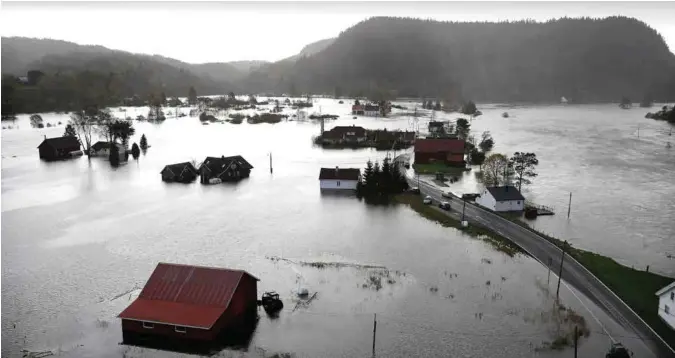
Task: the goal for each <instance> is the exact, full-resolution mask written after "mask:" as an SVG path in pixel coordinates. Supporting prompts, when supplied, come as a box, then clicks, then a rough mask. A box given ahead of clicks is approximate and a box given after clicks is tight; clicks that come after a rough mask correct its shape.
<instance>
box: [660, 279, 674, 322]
mask: <svg viewBox="0 0 675 358" xmlns="http://www.w3.org/2000/svg"><path fill="white" fill-rule="evenodd" d="M656 295H657V296H659V317H661V319H662V320H663V321H664V322H666V324H667V325H669V326H670V328H672V329H675V281H673V283H671V284H670V285H668V286H666V287H664V288H662V289H660V290H658V291H657V292H656Z"/></svg>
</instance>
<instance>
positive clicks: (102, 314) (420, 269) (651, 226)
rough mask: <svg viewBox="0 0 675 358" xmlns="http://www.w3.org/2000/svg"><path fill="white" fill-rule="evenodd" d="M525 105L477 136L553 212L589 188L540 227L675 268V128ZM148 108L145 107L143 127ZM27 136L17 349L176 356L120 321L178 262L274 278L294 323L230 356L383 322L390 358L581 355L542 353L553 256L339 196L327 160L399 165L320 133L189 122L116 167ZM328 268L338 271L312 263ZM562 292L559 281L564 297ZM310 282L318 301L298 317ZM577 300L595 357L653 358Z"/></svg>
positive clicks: (325, 105)
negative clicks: (517, 163)
mask: <svg viewBox="0 0 675 358" xmlns="http://www.w3.org/2000/svg"><path fill="white" fill-rule="evenodd" d="M318 105H320V106H321V109H322V112H323V113H336V114H341V115H342V114H346V113H347V111H348V110H349V105H348V104H344V105H338V104H337V103H336V102H335V101H332V100H327V99H322V100H320V101H319V103H318ZM481 109H482V108H481ZM508 110H509V112H510V113H511V116H512V117H511V118H509V119H508V120H507V119H503V118H501V117H500V114H501V112H502V111H504V109H503V108H500V107H497V106H490V107H487V108H485V109H484V110H483V112H484V113H485V115H484V116H483V117H480V119H478V120H476V121H474V122H473V125H474V127H475V128H476V129H477V130H478V129H480V130H482V129H483V128H489V129H490V130H491V131H492V133H493V135H494V137H495V139H496V141H497V147H496V148H495V149H496V150H498V151H505V152H511V151H513V150H515V149H522V150H529V151H535V152H537V154H538V156H539V157H540V161H541V163H542V164H541V166H540V169H539V172H540V174H541V175H540V176H539V177H538V178H536V181H535V183H534V185H532V186H531V187H530V188H528V194H529V195H531V196H532V197H534V198H536V200H537V201H539V202H541V203H542V204H548V205H556V206H559V205H562V204H560V203H566V199H567V195H568V194H566V191H569V190H572V191H573V192H574V193H575V194H574V195H575V197H574V200H575V202H574V203H573V205H576V206H574V207H573V215H572V220H570V221H567V220H566V219H565V218H564V217H563V215H558V216H554V217H553V218H547V219H544V220H542V219H541V218H540V219H537V220H538V221H537V224H536V226H537V227H538V228H540V229H542V230H544V231H548V232H552V233H554V234H559V235H560V236H564V237H565V238H569V239H570V240H572V241H573V243H574V244H575V245H577V246H581V247H587V248H590V249H593V250H597V251H599V252H602V253H605V254H608V255H611V256H613V257H617V258H619V259H622V260H624V261H625V262H628V263H630V264H636V265H637V264H640V265H642V264H651V265H653V266H652V267H656V268H658V269H659V270H660V271H662V272H666V273H669V274H673V273H675V269H674V267H673V266H675V265H673V261H672V260H670V259H668V258H667V257H666V256H665V254H666V253H673V252H674V251H675V249H674V247H673V241H672V237H673V234H674V231H673V230H674V229H673V227H672V224H670V223H669V222H671V221H672V217H673V216H674V215H675V206H674V204H673V201H672V200H668V198H670V197H672V196H673V194H675V191H674V190H675V189H674V185H673V182H672V178H673V174H674V171H675V161H674V159H673V158H674V156H673V153H670V152H666V151H665V149H663V146H661V145H660V144H659V141H661V140H662V139H661V138H662V136H664V134H662V133H661V131H664V130H665V128H666V126H665V125H664V124H662V123H658V122H645V120H643V119H640V118H641V117H642V114H640V113H638V112H639V110H633V111H615V110H614V108H613V107H609V106H588V107H567V108H560V107H520V108H513V109H508ZM135 112H138V114H141V113H143V114H144V111H143V110H140V109H139V110H134V109H129V110H128V111H127V113H126V114H127V115H130V116H133V117H135V115H136V113H135ZM631 115H632V116H634V117H635V119H634V118H632V117H631ZM616 116H618V117H616ZM43 118H45V120H46V121H47V122H50V123H57V122H58V121H62V122H65V121H66V120H67V116H64V115H55V114H45V115H43ZM342 118H343V119H340V120H338V121H336V122H330V123H327V124H326V128H330V127H331V126H333V125H334V124H342V125H345V124H357V125H363V126H365V127H368V128H379V127H387V128H391V129H394V128H403V129H405V128H408V126H409V124H410V123H409V119H408V118H407V117H405V116H402V117H394V118H389V119H384V120H381V119H380V120H376V119H357V120H352V119H351V116H348V115H343V116H342ZM533 122H536V123H537V124H539V126H538V127H534V124H532V123H533ZM636 123H642V124H643V125H644V127H643V129H642V130H641V134H640V140H637V139H632V137H631V135H630V133H627V132H628V129H629V128H631V126H633V127H635V128H637V126H636ZM3 124H5V125H6V123H3ZM16 124H18V126H19V127H20V128H19V129H12V130H3V132H2V156H3V158H2V301H3V310H2V332H3V333H2V355H3V356H21V354H22V353H21V350H22V349H28V350H31V351H40V350H53V351H55V352H56V353H58V354H60V355H61V356H69V357H70V356H72V357H121V356H123V355H126V356H134V357H135V356H139V357H146V356H147V357H155V356H166V355H167V353H166V352H160V351H154V350H150V349H142V348H137V347H132V348H130V347H126V346H123V345H119V342H120V341H121V330H120V323H119V320H118V319H116V318H115V317H116V315H117V314H118V313H119V312H120V311H121V310H122V309H124V307H126V305H128V304H129V301H130V300H131V299H133V297H134V296H135V295H137V294H138V291H139V289H138V288H139V287H142V285H143V284H144V282H145V280H147V278H148V276H149V274H150V273H151V272H152V270H153V268H154V266H155V265H156V263H157V262H160V261H165V262H178V263H187V264H198V265H216V266H225V267H232V268H239V269H245V270H247V271H249V272H251V273H252V274H254V275H255V276H257V277H259V278H260V279H261V281H260V282H259V286H258V290H259V292H262V291H264V290H276V291H278V292H279V293H280V294H281V296H282V298H283V299H284V302H285V310H284V311H283V312H282V313H281V317H280V318H278V319H275V320H273V319H270V318H268V317H267V316H265V314H264V312H263V311H261V312H260V313H261V319H260V321H259V322H258V326H257V329H256V332H255V334H254V337H253V339H252V341H251V343H250V345H249V347H248V349H247V350H246V351H245V352H238V351H229V350H227V351H224V352H221V353H220V354H219V355H221V356H260V357H262V356H270V355H272V354H274V353H284V352H288V353H292V354H295V355H296V356H302V357H305V356H306V357H354V356H367V355H370V352H371V346H372V325H373V314H375V313H377V317H378V330H377V353H378V355H379V356H387V357H407V356H464V357H497V356H504V352H510V354H509V356H522V357H531V356H543V357H566V356H569V355H570V354H571V353H572V352H571V351H570V350H569V349H567V350H563V351H551V350H548V349H543V350H539V349H537V347H542V346H544V342H546V341H551V340H552V339H553V338H554V337H555V333H556V331H557V325H556V324H555V320H553V319H551V313H550V312H551V310H552V307H553V303H552V299H551V297H550V295H549V294H548V290H547V289H546V287H547V274H548V272H547V270H546V269H544V268H543V267H542V266H541V265H539V264H538V263H537V262H536V261H534V260H532V259H530V258H529V257H527V256H523V255H518V256H516V257H515V258H511V257H509V256H508V255H506V254H505V253H502V252H499V251H497V250H496V249H494V248H493V247H491V246H490V245H488V244H487V243H485V242H483V241H481V240H477V239H474V238H470V237H467V236H465V235H463V234H462V233H460V232H458V231H456V230H454V229H449V228H443V227H441V226H439V225H437V224H435V223H433V222H430V221H428V220H426V219H424V218H422V217H420V216H419V215H418V214H416V213H415V212H413V211H412V210H410V209H408V208H406V207H402V206H396V207H369V206H366V205H364V204H363V203H361V202H359V201H357V200H355V199H354V198H349V197H336V196H325V195H321V194H320V193H319V188H318V184H319V183H318V172H319V168H320V167H321V166H325V167H334V166H336V165H339V166H341V167H348V166H358V167H360V166H363V164H364V162H365V161H366V160H367V159H378V158H383V157H384V155H385V153H384V152H376V151H373V150H367V149H366V150H342V151H340V150H332V151H328V150H322V149H320V148H315V147H313V146H312V144H311V137H312V136H313V135H316V134H318V130H319V126H318V124H317V123H311V122H283V123H279V124H275V125H268V124H259V125H248V124H246V123H244V124H241V125H231V124H218V123H214V124H210V125H208V126H203V125H200V124H199V123H198V120H197V119H195V118H189V117H185V118H180V119H169V120H167V121H166V122H165V123H163V124H161V125H153V124H149V123H135V127H136V129H137V135H136V136H135V138H134V139H133V140H132V142H134V141H138V140H139V138H140V135H141V134H143V133H145V134H146V136H147V137H148V141H149V143H150V144H151V145H152V147H151V148H150V149H149V150H148V152H147V154H146V155H142V156H141V158H140V159H139V160H138V161H133V160H130V161H129V163H128V164H126V165H123V166H121V167H119V168H116V169H111V168H110V166H109V164H108V163H107V162H106V161H105V160H104V159H102V158H92V159H91V160H87V158H80V159H75V160H71V161H63V162H55V163H45V162H41V161H40V160H39V159H38V156H37V149H36V148H35V147H37V145H38V144H39V143H40V142H41V140H42V137H43V135H47V136H48V137H52V136H57V135H60V134H61V133H62V132H63V126H59V127H57V128H45V129H29V125H28V120H27V117H21V118H20V119H19V120H18V121H17V123H16ZM16 124H15V125H16ZM579 126H586V130H583V129H582V128H578V127H579ZM609 127H611V128H612V129H608V128H609ZM588 128H594V129H593V130H590V129H588ZM476 133H477V135H478V132H476ZM659 133H661V134H659ZM594 138H595V139H594ZM596 141H600V142H598V143H596ZM602 143H605V144H604V145H603V144H602ZM664 145H665V142H664ZM622 147H623V149H622ZM610 148H613V149H610ZM269 152H272V153H273V163H274V174H273V175H270V173H269V156H268V153H269ZM234 154H241V155H243V156H244V157H245V158H246V159H247V160H248V161H249V162H251V163H252V164H253V166H254V167H255V169H253V171H252V174H251V178H249V179H248V180H244V181H242V182H240V183H237V184H223V185H215V186H203V185H200V184H198V183H194V184H189V185H181V184H165V183H163V182H161V180H160V175H159V171H160V170H161V169H162V167H163V166H164V165H166V164H170V163H176V162H181V161H186V160H191V159H195V160H197V162H200V161H202V160H203V158H204V157H205V156H207V155H212V156H216V155H234ZM465 179H466V180H464V182H463V183H461V184H460V186H458V187H456V188H453V189H454V190H473V188H472V185H475V180H474V179H473V174H469V175H467V176H466V178H465ZM615 187H616V191H615V190H614V188H615ZM647 188H649V189H647ZM577 193H579V194H578V195H577ZM624 203H629V204H626V205H623V204H624ZM637 207H640V208H642V209H640V210H638V209H636V208H637ZM593 215H595V217H593ZM628 216H631V218H630V219H628V218H627V217H628ZM629 220H630V221H629ZM612 223H614V225H615V226H616V227H613V226H612ZM628 223H630V225H628ZM279 258H282V259H279ZM313 262H335V263H339V265H337V267H333V266H331V267H326V268H317V267H313V266H311V265H308V264H310V263H313ZM364 265H373V266H381V267H382V268H371V267H366V266H364ZM554 280H555V276H553V275H552V276H551V287H554V285H553V281H554ZM376 282H379V284H376ZM298 285H302V286H305V287H307V288H308V289H309V290H310V292H312V293H313V292H317V298H316V299H315V300H314V301H312V303H311V304H310V305H308V306H306V307H305V306H298V308H297V309H295V310H294V308H295V306H296V302H295V298H294V297H295V294H294V293H295V291H296V290H297V288H298ZM561 293H562V297H563V299H562V300H563V303H564V304H565V305H566V306H568V307H571V308H572V309H574V310H575V311H576V312H577V313H578V314H580V315H582V316H583V317H584V318H585V320H586V322H587V325H588V327H589V329H590V331H591V334H590V336H589V337H588V338H584V339H583V340H582V344H581V347H580V354H581V355H580V356H584V357H585V356H602V354H604V352H605V350H606V348H607V346H608V344H609V340H610V338H609V336H612V337H614V338H615V339H620V340H621V341H623V342H624V343H625V344H626V345H627V346H629V347H630V348H631V349H632V350H633V351H634V352H635V353H636V356H637V355H639V356H647V357H648V356H651V355H650V353H649V348H648V342H647V343H644V342H640V341H639V340H636V339H634V338H631V337H633V335H632V333H631V332H630V331H628V330H626V329H625V328H623V327H620V326H618V325H617V324H616V323H615V322H613V321H612V320H611V319H610V318H609V317H608V316H607V315H605V314H604V313H603V312H602V311H600V310H599V309H598V308H597V307H596V306H595V305H593V304H592V303H591V302H589V301H588V300H587V299H586V298H585V297H583V296H582V295H580V294H579V293H577V292H574V291H571V290H569V289H568V288H566V287H565V286H563V288H562V290H561ZM617 337H619V338H617ZM170 355H174V356H179V354H170Z"/></svg>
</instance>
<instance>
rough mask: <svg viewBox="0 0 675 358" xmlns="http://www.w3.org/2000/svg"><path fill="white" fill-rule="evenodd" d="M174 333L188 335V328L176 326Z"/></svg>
mask: <svg viewBox="0 0 675 358" xmlns="http://www.w3.org/2000/svg"><path fill="white" fill-rule="evenodd" d="M173 329H174V331H176V332H178V333H187V328H185V327H182V326H174V328H173Z"/></svg>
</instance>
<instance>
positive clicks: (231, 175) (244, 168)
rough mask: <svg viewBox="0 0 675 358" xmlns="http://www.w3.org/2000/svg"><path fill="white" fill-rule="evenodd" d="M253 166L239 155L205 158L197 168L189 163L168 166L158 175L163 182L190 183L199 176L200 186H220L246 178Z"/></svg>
mask: <svg viewBox="0 0 675 358" xmlns="http://www.w3.org/2000/svg"><path fill="white" fill-rule="evenodd" d="M251 169H253V166H252V165H251V164H250V163H249V162H247V161H246V159H244V158H243V157H242V156H241V155H234V156H230V157H225V156H221V157H206V159H204V161H203V162H202V164H201V165H200V166H199V168H196V167H195V166H194V165H193V164H192V163H190V162H183V163H176V164H170V165H167V166H165V167H164V169H162V171H161V172H160V174H161V175H162V180H163V181H165V182H178V183H191V182H193V181H195V179H197V176H199V177H200V178H201V179H200V182H201V183H202V184H220V183H224V182H234V181H239V180H241V179H244V178H248V177H249V175H250V174H251Z"/></svg>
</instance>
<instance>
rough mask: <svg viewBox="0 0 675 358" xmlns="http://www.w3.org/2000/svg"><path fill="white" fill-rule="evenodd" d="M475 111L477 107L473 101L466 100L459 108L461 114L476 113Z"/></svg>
mask: <svg viewBox="0 0 675 358" xmlns="http://www.w3.org/2000/svg"><path fill="white" fill-rule="evenodd" d="M477 111H478V109H477V108H476V104H475V103H473V101H468V102H466V103H465V104H464V105H463V106H462V109H461V110H460V112H461V113H462V114H469V115H474V114H476V112H477Z"/></svg>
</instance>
